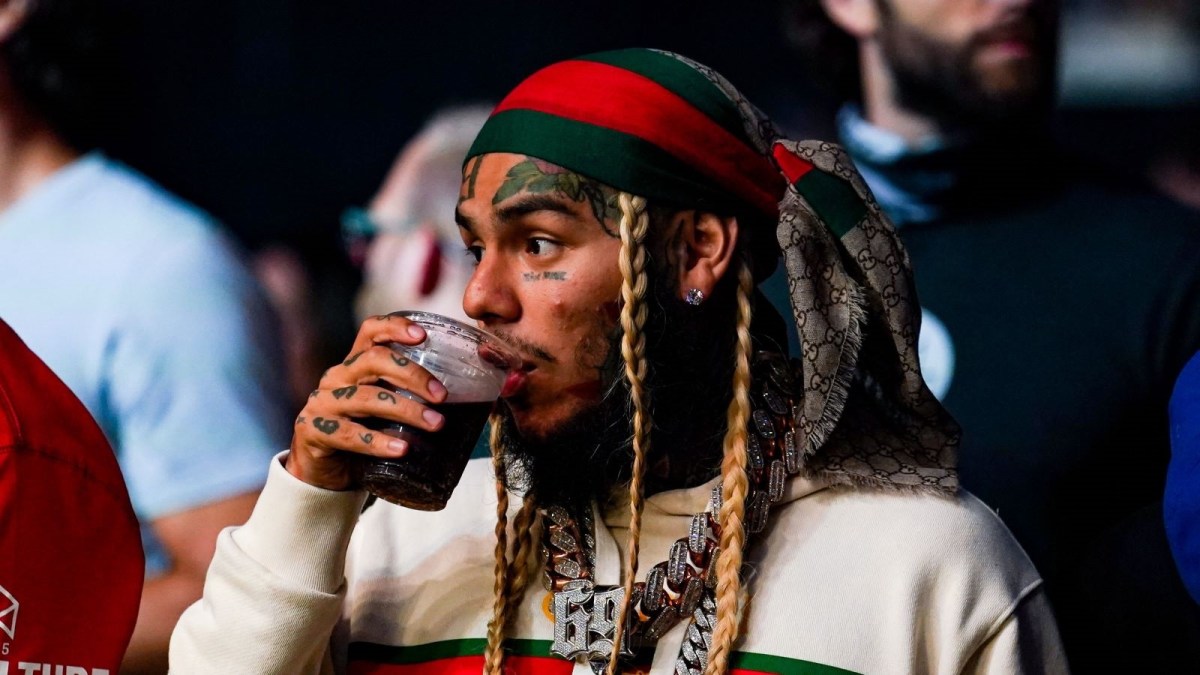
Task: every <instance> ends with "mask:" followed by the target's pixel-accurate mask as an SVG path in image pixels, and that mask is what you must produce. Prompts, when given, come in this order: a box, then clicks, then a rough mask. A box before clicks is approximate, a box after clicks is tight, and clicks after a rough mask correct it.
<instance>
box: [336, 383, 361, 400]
mask: <svg viewBox="0 0 1200 675" xmlns="http://www.w3.org/2000/svg"><path fill="white" fill-rule="evenodd" d="M356 391H358V385H354V384H352V385H350V386H349V387H340V388H338V389H334V390H333V397H334V398H350V397H351V396H354V392H356Z"/></svg>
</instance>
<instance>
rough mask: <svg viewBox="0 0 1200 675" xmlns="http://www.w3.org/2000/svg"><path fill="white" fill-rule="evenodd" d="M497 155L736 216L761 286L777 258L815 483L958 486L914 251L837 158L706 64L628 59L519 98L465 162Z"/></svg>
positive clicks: (658, 55) (551, 77)
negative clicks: (933, 380) (772, 117)
mask: <svg viewBox="0 0 1200 675" xmlns="http://www.w3.org/2000/svg"><path fill="white" fill-rule="evenodd" d="M493 152H506V153H514V154H522V155H528V156H531V157H536V158H539V159H542V160H545V161H548V162H551V163H554V164H557V165H559V166H561V167H563V168H565V169H568V170H570V171H573V172H575V173H578V174H581V175H583V176H587V177H589V178H591V179H593V180H596V181H599V182H601V183H604V184H606V185H608V186H610V187H613V188H616V189H617V190H621V191H623V192H628V193H630V194H634V195H639V196H642V197H645V198H647V200H649V202H650V203H652V204H657V205H665V206H676V207H681V208H695V209H700V210H705V211H711V212H714V213H718V214H721V215H734V216H738V218H739V223H740V224H742V228H741V232H742V233H744V234H746V235H748V241H746V242H744V244H745V245H747V246H748V247H749V249H750V252H751V253H752V256H753V259H754V268H755V272H756V276H758V277H760V278H761V276H762V275H763V274H764V273H765V272H769V271H770V270H771V269H773V268H774V266H775V261H776V260H777V259H778V257H779V256H780V255H781V254H782V256H783V258H784V262H785V265H786V267H787V276H788V288H789V293H790V296H791V304H792V315H793V317H794V318H795V320H796V326H797V329H798V331H799V334H800V341H801V352H802V353H801V354H800V355H799V356H800V357H801V368H802V371H803V373H802V375H803V382H804V388H805V392H804V397H803V403H802V405H801V409H800V410H799V411H798V418H799V419H798V422H799V424H800V426H801V429H802V430H803V432H804V433H805V436H806V442H805V444H804V450H805V454H806V457H807V461H808V469H809V471H810V472H813V473H820V474H824V475H826V476H827V477H828V478H829V479H830V480H832V481H834V482H840V483H845V484H853V485H862V484H875V485H881V486H898V485H900V486H905V487H914V488H921V487H925V488H928V489H931V490H933V491H946V490H953V489H954V488H955V487H956V486H957V475H956V472H955V470H954V463H955V462H954V455H955V452H954V451H955V448H956V446H957V443H958V428H957V425H955V423H954V421H953V420H952V419H951V418H950V417H949V415H948V414H947V413H946V411H945V410H944V409H943V408H942V407H941V405H940V404H939V403H938V402H937V400H936V399H934V397H933V395H932V394H930V392H929V390H928V389H927V388H926V387H925V383H924V381H923V380H922V379H921V375H920V370H919V366H918V362H917V349H916V340H917V332H918V328H919V325H920V307H919V306H918V305H917V300H916V293H915V290H914V289H913V285H912V273H911V269H910V267H909V260H908V254H907V252H906V251H905V250H904V248H903V246H901V244H900V241H899V240H898V239H897V237H896V234H895V231H894V229H893V227H892V225H891V222H890V221H888V219H887V217H886V216H885V215H884V214H883V212H882V211H880V209H879V206H878V205H877V204H876V203H875V200H874V198H873V197H872V196H871V194H870V192H869V190H868V189H867V187H866V185H865V184H864V183H863V181H862V178H861V176H859V174H858V172H857V170H855V168H854V165H853V164H852V163H851V161H850V159H849V157H848V156H847V155H846V154H845V152H843V151H842V149H841V148H840V147H838V146H836V145H833V144H830V143H825V142H821V141H801V142H794V141H790V140H787V139H784V138H783V137H782V136H781V135H780V134H779V132H778V131H777V130H776V129H775V127H774V125H772V124H771V122H770V121H769V120H768V119H767V118H766V117H765V116H764V115H763V114H762V113H761V112H760V111H759V110H758V109H757V108H755V107H754V106H753V105H751V104H750V103H749V102H748V101H747V100H746V99H745V97H743V96H742V95H741V94H740V93H739V92H738V91H737V89H735V88H734V87H733V85H731V84H730V83H729V82H728V81H727V80H725V78H723V77H722V76H721V75H720V74H718V73H716V72H715V71H713V70H712V69H710V68H708V67H706V66H703V65H701V64H699V63H696V62H694V61H691V60H689V59H687V58H685V57H682V56H680V55H678V54H672V53H670V52H664V51H658V50H651V49H625V50H620V51H612V52H603V53H599V54H591V55H588V56H581V57H578V58H574V59H569V60H567V61H562V62H559V63H555V64H553V65H550V66H547V67H546V68H543V69H542V70H539V71H538V72H536V73H534V74H533V75H531V76H530V77H528V78H527V79H526V80H525V81H524V82H522V83H521V84H519V85H517V87H516V88H515V89H513V90H512V92H510V93H509V94H508V96H506V97H505V98H504V99H503V100H502V101H501V103H500V105H498V106H497V107H496V109H495V111H494V112H493V113H492V115H491V117H490V118H489V119H488V121H487V123H486V124H485V125H484V127H483V130H482V131H480V133H479V136H478V137H477V138H476V140H475V143H474V145H472V147H471V150H470V152H469V153H468V155H467V159H470V158H471V157H475V156H478V155H483V154H487V153H493ZM764 263H765V264H764ZM868 333H869V334H872V335H873V336H875V337H874V338H873V339H871V340H865V339H864V338H865V335H867V334H868ZM851 418H852V419H851ZM880 467H886V468H880Z"/></svg>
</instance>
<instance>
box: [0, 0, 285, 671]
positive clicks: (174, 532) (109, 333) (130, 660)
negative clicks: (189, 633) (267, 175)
mask: <svg viewBox="0 0 1200 675" xmlns="http://www.w3.org/2000/svg"><path fill="white" fill-rule="evenodd" d="M96 11H98V10H97V9H96V7H95V5H94V4H88V3H82V2H77V0H44V1H43V2H38V3H24V2H15V3H2V4H0V318H3V320H4V321H6V322H8V323H9V325H11V326H12V327H13V329H14V330H15V331H16V332H17V334H18V335H19V336H20V337H21V338H22V340H24V341H25V343H26V344H28V345H29V347H30V348H31V349H32V350H33V351H34V352H35V353H36V354H38V355H39V356H40V357H41V358H42V360H43V361H45V362H46V364H47V365H48V366H49V367H50V368H51V369H52V370H53V371H54V372H55V374H57V375H58V376H59V378H60V379H62V380H63V381H64V382H65V383H66V384H67V385H68V386H69V387H70V388H71V390H72V391H73V392H74V393H75V395H76V396H78V398H79V399H80V400H81V401H82V402H83V403H84V405H86V406H87V408H88V410H89V411H90V412H91V413H92V415H93V416H94V417H95V418H96V420H97V422H98V423H99V425H100V427H101V428H102V430H103V431H104V433H105V435H106V436H107V437H108V439H109V441H110V442H111V444H112V446H113V448H114V449H115V451H116V453H117V459H118V461H119V463H120V466H121V470H122V473H123V475H124V478H125V481H126V483H127V484H128V488H129V493H130V497H131V500H132V503H133V507H134V510H135V511H136V513H137V515H138V518H139V520H140V522H141V524H142V536H143V540H144V544H145V547H146V552H147V583H146V586H145V589H144V592H143V594H142V602H141V607H140V612H139V617H138V622H137V626H136V629H135V631H134V636H133V640H132V642H131V643H130V648H129V651H128V653H127V655H126V659H125V663H124V665H123V667H122V672H123V673H152V672H158V673H161V672H165V670H166V648H167V642H168V640H169V638H170V633H171V630H172V628H173V627H174V624H175V622H176V620H177V619H178V617H179V614H180V613H181V612H182V611H183V609H184V608H186V607H187V606H188V605H189V604H190V603H191V602H192V601H194V600H195V599H196V598H198V597H200V592H201V589H202V587H203V582H204V574H205V571H206V570H207V567H208V563H209V560H210V559H211V557H212V551H213V546H214V544H215V539H216V535H217V533H218V532H219V531H220V530H221V529H222V528H224V527H226V526H228V525H231V524H237V523H241V522H243V521H244V520H245V518H246V517H247V516H248V515H249V513H250V510H251V508H252V507H253V504H254V502H255V499H256V497H257V493H258V491H259V489H260V487H261V486H262V484H263V482H264V480H265V478H266V468H267V465H268V458H269V457H271V456H272V455H273V454H274V453H276V452H278V451H279V450H280V449H282V448H283V447H285V445H286V438H287V433H288V431H289V429H288V422H287V420H288V417H287V412H286V410H285V407H284V406H283V401H284V383H285V382H286V373H285V372H284V366H283V364H282V359H281V352H282V349H281V348H280V345H279V341H278V339H277V337H276V334H275V333H276V328H275V326H274V317H273V315H272V313H271V311H270V308H269V306H268V304H267V303H266V300H265V296H264V295H263V294H262V292H261V291H260V289H259V287H258V286H257V284H256V282H255V281H254V279H253V278H252V276H251V275H250V273H249V272H248V270H247V268H246V267H245V266H244V264H243V263H242V261H241V259H240V258H239V255H238V253H237V251H236V249H235V247H234V246H232V244H231V243H230V241H229V240H227V239H226V237H225V236H224V235H223V234H222V233H221V232H220V229H219V227H218V226H217V224H216V223H214V222H213V221H212V220H211V219H210V218H209V217H207V216H206V215H204V214H203V213H201V212H200V211H198V210H197V209H196V208H194V207H192V206H190V205H188V204H186V203H184V202H182V201H180V200H179V199H177V198H175V197H173V196H171V195H170V194H168V193H167V192H166V191H164V190H163V189H162V188H161V187H159V186H157V185H155V184H154V183H152V182H151V181H150V180H148V179H146V178H145V177H143V176H141V175H139V174H137V173H136V172H134V171H133V170H131V169H129V168H127V167H125V166H123V165H121V164H120V163H118V162H115V161H113V160H112V159H109V158H108V157H106V156H105V155H104V154H102V153H101V152H99V151H94V150H93V151H91V152H85V151H83V148H85V147H86V146H85V145H83V144H81V143H80V142H79V141H78V140H77V138H78V135H77V134H76V133H74V132H75V131H76V130H77V128H76V127H74V126H72V120H74V121H79V120H80V119H84V120H85V121H86V118H88V117H90V116H91V115H92V111H93V109H92V108H90V107H88V106H82V105H81V104H82V102H83V101H84V99H83V98H81V97H80V96H77V94H79V93H80V92H83V91H85V90H86V89H87V88H86V87H84V86H83V85H81V84H80V83H79V78H78V77H77V76H78V75H80V73H79V72H77V71H76V70H74V69H72V68H71V66H72V65H73V64H94V63H95V62H94V61H92V60H90V56H86V55H85V54H83V52H82V51H81V50H83V49H85V48H86V47H87V46H88V45H90V44H92V42H91V40H90V39H82V37H80V36H82V35H83V34H84V33H86V32H87V30H85V29H87V28H88V27H89V26H92V25H93V24H91V23H90V21H91V19H92V14H93V13H94V12H96ZM77 37H79V38H80V39H76V38H77ZM89 67H90V66H89ZM84 75H85V76H88V77H90V75H91V73H90V72H88V73H85V74H84ZM94 526H95V527H96V528H100V529H102V528H104V527H105V523H103V522H97V523H95V524H94ZM67 609H68V608H63V610H64V611H66V610H67Z"/></svg>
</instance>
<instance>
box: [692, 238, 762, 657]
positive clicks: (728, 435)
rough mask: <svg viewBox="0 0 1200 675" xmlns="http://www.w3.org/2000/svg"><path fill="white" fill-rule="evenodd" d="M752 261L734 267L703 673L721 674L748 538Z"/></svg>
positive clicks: (731, 638)
mask: <svg viewBox="0 0 1200 675" xmlns="http://www.w3.org/2000/svg"><path fill="white" fill-rule="evenodd" d="M753 289H754V278H753V277H752V276H751V274H750V266H749V264H748V263H747V262H746V261H745V260H742V262H741V269H739V270H738V293H737V301H738V314H737V351H736V353H735V355H734V359H735V361H734V371H733V400H732V401H730V402H729V411H728V413H727V414H726V417H725V419H726V425H727V427H728V428H727V429H726V431H725V450H724V460H722V462H721V512H720V515H719V522H720V525H721V553H720V557H719V558H718V559H717V592H716V595H717V622H716V627H715V628H714V629H713V637H712V646H711V647H710V648H709V651H708V667H707V668H706V669H705V671H704V672H705V675H723V674H724V673H725V672H726V671H727V670H728V666H729V656H730V653H731V652H732V649H733V642H734V640H736V639H737V630H738V596H739V594H740V591H741V568H742V548H743V547H744V545H745V542H746V532H745V527H744V520H745V515H746V493H747V491H748V490H749V483H750V481H749V479H748V478H747V476H746V424H747V422H748V421H749V418H750V350H751V345H750V313H751V312H750V293H751V292H752V291H753Z"/></svg>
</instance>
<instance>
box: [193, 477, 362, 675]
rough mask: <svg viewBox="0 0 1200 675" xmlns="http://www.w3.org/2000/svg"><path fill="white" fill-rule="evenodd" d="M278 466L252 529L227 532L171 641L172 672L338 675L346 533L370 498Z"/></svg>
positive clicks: (253, 518)
mask: <svg viewBox="0 0 1200 675" xmlns="http://www.w3.org/2000/svg"><path fill="white" fill-rule="evenodd" d="M284 456H285V455H278V456H276V457H275V459H273V460H272V462H271V466H270V469H269V471H268V478H267V484H266V487H264V489H263V491H262V494H261V496H260V497H259V500H258V504H257V505H256V506H255V508H254V512H253V513H252V514H251V516H250V518H249V520H247V521H246V524H245V525H243V526H241V527H231V528H227V529H225V530H224V531H223V532H222V533H221V535H220V536H219V537H218V540H217V550H216V554H215V556H214V557H213V561H212V564H211V565H210V567H209V569H208V576H207V578H206V579H205V583H204V595H203V596H202V597H201V598H200V600H199V601H197V602H196V603H195V604H194V605H192V606H191V607H189V608H188V609H187V611H185V612H184V614H183V616H182V617H181V618H180V620H179V623H178V625H177V626H176V628H175V632H174V633H173V634H172V636H171V650H170V659H171V673H172V674H173V675H191V674H193V673H196V674H200V673H203V674H210V673H211V674H213V675H216V674H218V673H220V674H222V675H228V674H229V673H256V674H258V673H261V674H264V675H265V674H271V673H278V674H280V675H284V674H287V675H308V674H317V673H320V674H321V675H325V674H329V673H333V672H334V671H333V666H332V659H331V654H330V653H329V649H330V647H329V644H330V636H331V634H332V633H333V629H334V626H335V625H336V624H337V622H338V618H339V617H340V615H341V610H342V600H343V598H344V595H345V591H346V588H345V562H346V550H347V547H348V546H349V542H350V534H351V532H353V530H354V525H355V523H356V522H357V520H358V514H359V512H360V511H361V510H362V505H363V501H364V500H365V496H366V495H365V493H363V492H334V491H330V490H323V489H321V488H317V487H313V486H311V485H308V484H306V483H304V482H303V481H300V480H298V479H296V478H295V477H294V476H292V475H291V474H290V473H288V472H287V470H286V469H284V468H283V464H282V460H283V457H284Z"/></svg>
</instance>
